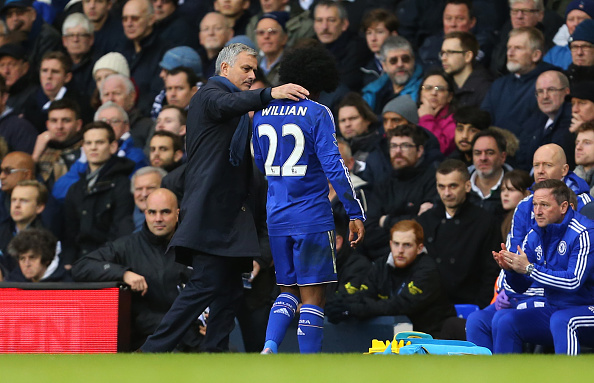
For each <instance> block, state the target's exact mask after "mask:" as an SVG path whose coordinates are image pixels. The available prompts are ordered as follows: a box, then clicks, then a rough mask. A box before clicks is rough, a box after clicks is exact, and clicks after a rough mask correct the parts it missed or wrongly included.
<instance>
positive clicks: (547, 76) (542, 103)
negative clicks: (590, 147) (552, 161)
mask: <svg viewBox="0 0 594 383" xmlns="http://www.w3.org/2000/svg"><path fill="white" fill-rule="evenodd" d="M535 90H536V91H535V95H536V102H537V103H538V109H539V110H540V113H538V112H537V113H535V115H534V116H533V118H530V119H529V120H528V121H527V122H526V130H527V131H530V132H532V134H529V135H527V136H526V137H525V140H528V141H529V144H528V145H529V146H528V148H529V149H528V150H527V151H525V152H518V153H516V161H517V162H518V163H519V164H520V165H519V166H520V167H522V168H524V169H528V168H530V167H531V166H532V155H533V154H534V152H535V151H536V149H538V148H539V147H540V146H542V145H545V144H550V143H555V144H558V145H559V146H561V147H562V148H563V150H564V151H565V153H566V155H567V163H568V164H569V167H570V169H573V167H574V166H575V161H574V147H575V144H574V141H575V136H574V135H573V134H572V133H571V132H570V131H569V126H570V125H571V103H570V102H568V101H565V96H567V95H568V94H569V80H568V79H567V76H565V75H564V74H563V73H561V72H558V71H555V70H550V71H546V72H544V73H542V74H541V75H540V76H538V79H537V80H536V88H535Z"/></svg>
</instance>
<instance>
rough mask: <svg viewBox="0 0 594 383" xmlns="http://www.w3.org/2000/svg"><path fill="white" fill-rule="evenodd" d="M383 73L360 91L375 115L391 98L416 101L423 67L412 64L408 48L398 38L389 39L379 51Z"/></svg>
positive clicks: (412, 60)
mask: <svg viewBox="0 0 594 383" xmlns="http://www.w3.org/2000/svg"><path fill="white" fill-rule="evenodd" d="M380 57H381V61H382V67H383V68H384V74H383V75H381V76H380V78H378V79H377V80H375V81H373V82H371V83H369V84H368V85H367V86H366V87H365V88H363V91H362V92H363V98H364V99H365V101H367V103H368V104H369V106H370V107H371V109H373V111H374V112H375V114H376V115H378V116H379V115H381V113H382V110H383V108H384V105H386V104H387V103H388V101H390V100H391V99H392V98H394V97H397V96H400V95H403V94H408V95H410V96H411V97H412V99H413V100H414V101H417V98H418V91H419V86H420V85H421V79H422V78H423V68H422V67H421V65H420V64H417V63H416V62H415V55H414V53H413V49H412V46H411V45H410V43H409V42H408V40H406V39H405V38H404V37H402V36H390V37H388V38H387V39H386V41H384V43H383V44H382V47H381V49H380Z"/></svg>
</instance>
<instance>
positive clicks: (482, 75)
mask: <svg viewBox="0 0 594 383" xmlns="http://www.w3.org/2000/svg"><path fill="white" fill-rule="evenodd" d="M478 51H479V43H478V41H477V40H476V37H474V35H473V34H471V33H468V32H450V33H448V34H447V35H445V37H444V39H443V44H442V45H441V51H440V52H439V56H440V57H441V66H442V68H443V70H444V72H446V73H447V74H449V75H450V76H452V77H453V78H454V81H455V83H456V88H455V89H454V95H455V96H456V99H457V100H458V105H459V106H480V105H481V102H483V99H484V98H485V95H486V94H487V91H488V90H489V87H490V86H491V84H492V83H493V76H492V75H491V73H490V72H489V71H488V70H486V69H485V68H484V67H483V66H482V65H480V64H477V63H476V56H477V54H478Z"/></svg>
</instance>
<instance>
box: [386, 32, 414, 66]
mask: <svg viewBox="0 0 594 383" xmlns="http://www.w3.org/2000/svg"><path fill="white" fill-rule="evenodd" d="M395 49H406V50H408V51H409V52H410V54H411V55H413V49H412V45H410V43H409V42H408V40H407V39H405V38H404V37H402V36H390V37H388V38H387V39H386V40H385V41H384V43H383V44H382V47H381V48H380V59H381V60H382V61H386V56H387V54H388V52H390V51H393V50H395ZM413 58H414V57H413Z"/></svg>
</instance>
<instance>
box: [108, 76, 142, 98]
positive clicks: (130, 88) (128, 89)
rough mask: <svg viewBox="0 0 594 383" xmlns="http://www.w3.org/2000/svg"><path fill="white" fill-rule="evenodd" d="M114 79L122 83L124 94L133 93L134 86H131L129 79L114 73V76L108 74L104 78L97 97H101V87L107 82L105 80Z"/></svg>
mask: <svg viewBox="0 0 594 383" xmlns="http://www.w3.org/2000/svg"><path fill="white" fill-rule="evenodd" d="M115 78H117V79H119V80H120V81H122V82H123V83H124V87H125V88H126V92H127V93H126V94H131V93H132V92H134V91H135V89H134V84H132V80H130V78H129V77H126V76H124V75H123V74H119V73H114V74H110V75H109V76H107V77H105V79H104V80H103V82H102V83H101V89H99V97H103V87H104V86H105V83H106V82H107V80H108V79H115Z"/></svg>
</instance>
